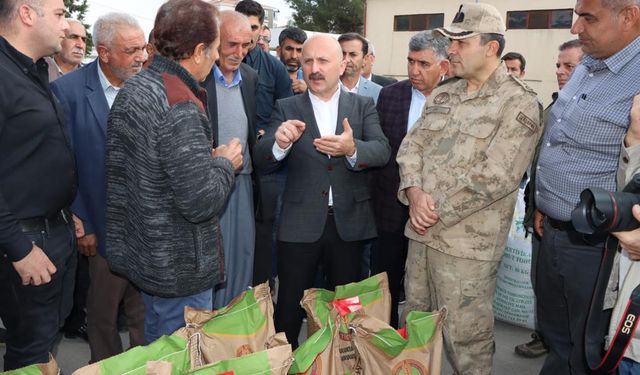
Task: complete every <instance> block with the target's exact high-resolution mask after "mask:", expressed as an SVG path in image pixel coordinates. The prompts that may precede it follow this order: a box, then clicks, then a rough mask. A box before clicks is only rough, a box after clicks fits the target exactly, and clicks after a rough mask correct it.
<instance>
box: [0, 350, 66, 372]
mask: <svg viewBox="0 0 640 375" xmlns="http://www.w3.org/2000/svg"><path fill="white" fill-rule="evenodd" d="M2 374H3V375H60V369H59V368H58V363H56V360H55V359H54V358H53V356H52V355H51V354H49V362H47V363H39V364H37V365H31V366H27V367H23V368H20V369H17V370H11V371H7V372H3V373H2Z"/></svg>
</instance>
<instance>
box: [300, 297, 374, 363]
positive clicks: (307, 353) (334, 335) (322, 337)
mask: <svg viewBox="0 0 640 375" xmlns="http://www.w3.org/2000/svg"><path fill="white" fill-rule="evenodd" d="M345 319H346V320H348V319H349V316H346V315H345V316H340V313H339V312H338V310H337V309H332V310H331V311H330V312H329V318H328V319H327V321H326V324H324V325H323V327H322V328H320V330H318V331H317V332H316V333H314V334H313V335H312V336H311V337H309V338H308V339H307V340H306V341H305V342H304V343H302V345H300V346H299V347H298V349H296V351H295V352H294V353H293V358H294V361H293V365H292V366H291V369H289V374H307V375H351V374H354V375H355V374H362V365H361V362H360V357H359V356H358V355H357V352H356V350H355V346H354V345H353V342H352V340H351V333H350V332H349V328H348V325H347V324H346V322H345Z"/></svg>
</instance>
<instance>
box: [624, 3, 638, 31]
mask: <svg viewBox="0 0 640 375" xmlns="http://www.w3.org/2000/svg"><path fill="white" fill-rule="evenodd" d="M619 17H620V19H621V20H622V28H623V30H624V31H630V30H633V29H635V28H636V27H637V25H638V19H639V18H640V7H638V6H637V5H629V6H627V7H625V8H624V9H622V11H621V12H620V16H619Z"/></svg>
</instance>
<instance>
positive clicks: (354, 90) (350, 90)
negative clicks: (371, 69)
mask: <svg viewBox="0 0 640 375" xmlns="http://www.w3.org/2000/svg"><path fill="white" fill-rule="evenodd" d="M361 81H362V77H360V76H358V82H357V83H356V85H355V86H353V88H352V89H349V88H348V87H347V86H345V85H344V84H342V81H340V87H342V88H343V89H344V91H347V92H352V93H354V94H357V93H358V88H359V87H360V82H361Z"/></svg>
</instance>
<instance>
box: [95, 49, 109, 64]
mask: <svg viewBox="0 0 640 375" xmlns="http://www.w3.org/2000/svg"><path fill="white" fill-rule="evenodd" d="M96 51H97V52H98V58H99V59H100V61H102V62H103V63H105V64H107V63H108V62H109V49H108V48H107V47H105V46H104V45H103V44H98V45H97V46H96Z"/></svg>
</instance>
